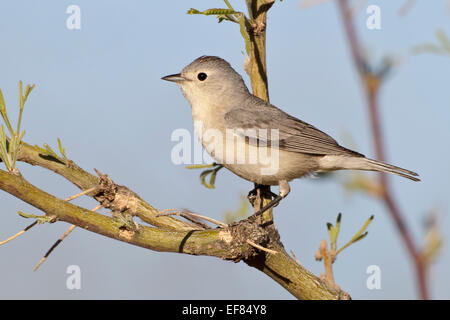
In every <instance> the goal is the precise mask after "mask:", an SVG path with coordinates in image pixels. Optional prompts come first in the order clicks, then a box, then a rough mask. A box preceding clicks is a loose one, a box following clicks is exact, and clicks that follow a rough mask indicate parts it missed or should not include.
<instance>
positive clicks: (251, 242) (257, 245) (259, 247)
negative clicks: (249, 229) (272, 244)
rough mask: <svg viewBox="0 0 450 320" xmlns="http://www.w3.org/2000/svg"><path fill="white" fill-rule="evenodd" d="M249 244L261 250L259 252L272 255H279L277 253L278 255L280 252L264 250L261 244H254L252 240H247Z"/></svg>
mask: <svg viewBox="0 0 450 320" xmlns="http://www.w3.org/2000/svg"><path fill="white" fill-rule="evenodd" d="M247 243H248V244H249V245H251V246H252V247H255V248H257V249H259V250H261V251H265V252H267V253H270V254H277V253H278V251H275V250H271V249H267V248H264V247H263V246H260V245H259V244H256V243H254V242H253V241H252V240H250V239H247Z"/></svg>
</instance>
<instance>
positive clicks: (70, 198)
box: [64, 187, 97, 201]
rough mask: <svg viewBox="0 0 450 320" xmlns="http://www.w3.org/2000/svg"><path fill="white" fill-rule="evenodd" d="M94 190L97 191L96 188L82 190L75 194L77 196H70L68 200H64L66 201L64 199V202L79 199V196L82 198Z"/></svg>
mask: <svg viewBox="0 0 450 320" xmlns="http://www.w3.org/2000/svg"><path fill="white" fill-rule="evenodd" d="M95 189H97V188H96V187H93V188H89V189H86V190H83V191H82V192H80V193H77V194H74V195H73V196H70V197H68V198H66V199H64V200H65V201H72V200H74V199H76V198H79V197H81V196H84V195H85V194H87V193H89V192H92V191H94V190H95Z"/></svg>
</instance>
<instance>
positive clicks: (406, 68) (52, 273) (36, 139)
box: [0, 0, 450, 299]
mask: <svg viewBox="0 0 450 320" xmlns="http://www.w3.org/2000/svg"><path fill="white" fill-rule="evenodd" d="M243 3H244V2H243V1H236V0H235V1H231V4H232V5H233V6H235V8H236V9H242V10H243V9H244V8H243ZM403 3H404V1H387V0H384V1H368V2H367V5H369V4H377V5H379V6H380V8H381V19H382V22H381V26H382V29H381V30H377V31H374V30H372V31H371V30H368V29H367V28H366V25H365V19H366V14H365V10H364V8H365V7H364V8H363V10H361V11H359V12H358V14H357V19H356V21H355V26H356V30H357V32H358V34H359V35H360V38H361V42H362V43H363V44H364V47H365V49H366V51H367V54H368V56H369V57H370V59H371V60H372V61H380V60H381V59H382V58H383V57H384V56H386V55H389V56H393V57H395V59H396V61H398V65H397V67H396V69H395V70H394V72H393V73H392V75H391V76H390V77H389V79H388V80H387V81H386V83H385V84H384V86H383V90H382V93H381V96H380V104H381V110H380V112H381V116H382V120H383V128H384V137H385V140H386V146H387V155H388V159H389V162H391V163H392V164H395V165H399V166H403V167H406V168H408V169H411V170H414V171H417V172H419V173H420V176H421V178H422V182H420V183H412V182H410V181H407V180H405V179H402V178H400V177H396V176H393V177H390V179H391V183H392V185H393V189H394V193H395V196H396V198H397V199H398V202H399V206H400V207H401V209H402V212H403V213H404V215H405V219H406V221H407V224H408V226H409V227H410V229H411V232H412V233H413V235H414V238H415V240H416V241H418V242H422V239H423V235H424V229H423V221H424V219H425V216H426V214H427V212H429V211H430V210H431V209H433V208H438V209H440V210H441V212H442V220H441V230H442V233H443V237H444V242H445V244H446V243H447V240H448V230H449V227H450V225H449V219H448V207H449V190H450V179H449V177H450V161H448V159H449V158H450V150H449V147H448V146H449V144H448V141H449V140H450V130H449V120H450V91H449V90H447V88H448V83H449V74H450V63H449V62H450V57H448V56H447V57H444V56H438V55H433V54H420V55H414V54H412V52H411V49H412V48H413V47H414V46H416V45H418V44H422V43H427V42H434V43H437V40H436V37H435V32H436V31H437V30H438V29H443V30H444V31H445V32H446V33H447V35H449V34H450V23H449V22H450V13H449V12H448V10H446V6H445V5H446V3H445V1H443V0H442V1H433V3H430V2H428V3H426V4H425V3H424V2H417V3H416V5H415V6H414V7H413V8H412V9H411V11H410V12H409V13H408V14H407V15H406V16H405V17H399V15H398V10H399V8H400V7H401V6H402V5H403ZM72 4H76V5H78V6H79V7H80V9H81V29H80V30H69V29H67V27H66V19H67V18H68V14H67V13H66V9H67V7H68V6H69V5H72ZM298 4H299V2H298V1H283V2H279V1H277V2H276V3H275V5H274V6H273V8H272V9H271V11H270V12H269V18H268V24H267V30H268V31H267V64H268V79H269V89H270V98H271V102H272V103H273V104H275V105H276V106H278V107H280V108H282V109H283V110H285V111H287V112H288V113H290V114H292V115H294V116H296V117H299V118H301V119H302V120H304V121H306V122H309V123H311V124H313V125H315V126H316V127H318V128H320V129H321V130H323V131H325V132H327V133H329V134H330V135H331V136H333V137H335V138H336V139H337V140H338V141H340V142H342V144H344V145H346V146H347V147H351V148H354V149H356V150H358V151H360V152H361V153H363V154H366V155H367V156H372V157H373V155H374V150H373V146H372V137H371V132H370V126H369V122H368V115H367V113H366V106H365V100H364V96H363V94H362V91H361V87H360V84H359V82H358V78H357V74H356V73H355V70H354V67H353V64H352V61H351V57H350V55H349V49H348V46H347V42H346V38H345V35H344V33H343V28H342V25H341V21H340V16H339V15H338V11H337V6H336V4H335V3H333V1H329V2H328V3H325V4H322V5H319V6H316V7H313V8H311V9H308V10H301V9H300V8H299V5H298ZM223 6H224V5H223V3H222V2H221V1H218V0H215V1H206V0H202V1H180V0H178V1H176V0H171V1H159V2H154V1H152V2H151V1H123V0H122V1H99V0H96V1H56V0H53V1H40V2H38V1H20V0H18V1H3V2H1V3H0V12H1V19H0V39H1V43H2V50H0V70H1V73H0V88H1V89H2V91H3V94H4V96H5V99H6V103H7V106H8V107H9V112H10V114H11V116H12V117H13V118H14V119H15V117H16V115H17V109H18V108H17V107H16V106H17V92H18V89H17V88H18V82H19V80H22V81H24V82H25V83H35V84H36V88H35V90H34V91H33V92H32V94H31V96H30V98H29V100H28V102H27V104H26V106H25V113H24V120H23V128H24V129H25V130H26V132H27V133H26V135H25V141H27V142H28V143H31V144H39V145H42V144H43V143H49V144H51V145H53V146H56V138H57V137H59V138H60V139H61V140H62V143H63V145H64V146H65V147H66V149H67V154H68V156H69V158H71V159H73V160H74V161H75V162H76V163H77V164H78V165H80V166H81V167H83V168H84V169H86V170H90V171H93V168H97V169H99V170H100V171H102V172H105V173H107V174H108V175H110V177H111V178H112V179H114V181H115V182H116V183H118V184H122V185H127V186H128V187H130V188H131V189H133V190H134V191H135V192H137V193H138V194H139V195H140V196H141V197H143V198H144V199H146V200H147V201H148V202H149V203H150V204H152V205H154V206H155V207H157V208H159V209H165V208H189V209H191V210H193V211H195V212H200V213H202V214H205V215H208V216H211V217H213V218H216V219H221V218H222V217H223V213H224V212H225V211H226V210H233V209H236V208H237V207H238V206H239V199H240V195H241V194H247V192H248V191H249V190H250V189H251V187H252V184H251V183H249V182H247V181H244V180H242V179H240V178H238V177H237V176H235V175H233V174H232V173H231V172H227V171H226V170H222V171H221V172H220V173H219V175H218V177H217V180H216V189H214V190H209V189H206V188H204V187H203V186H201V185H200V183H199V180H198V174H199V172H198V171H191V170H187V169H185V168H184V166H182V165H174V164H173V163H172V162H171V159H170V154H171V149H172V148H173V146H174V144H175V143H174V142H172V141H171V140H170V136H171V133H172V132H173V131H174V130H175V129H178V128H186V129H188V130H189V131H190V132H193V128H192V119H191V114H190V107H189V105H188V102H187V101H186V100H185V99H184V97H183V96H182V94H181V92H180V90H179V89H178V88H177V87H176V86H175V85H173V84H171V83H167V82H165V81H161V80H160V78H161V77H162V76H164V75H167V74H172V73H177V72H179V71H180V70H181V69H182V68H183V67H184V66H185V65H187V64H188V63H190V62H191V61H192V60H194V59H195V58H197V57H199V56H201V55H205V54H206V55H217V56H220V57H222V58H224V59H226V60H227V61H229V62H230V63H231V65H232V66H233V67H234V68H235V69H236V70H237V71H238V72H239V73H240V74H242V75H243V76H244V80H245V81H246V82H247V83H249V81H248V77H247V76H246V75H245V73H244V71H243V61H244V56H243V53H242V52H243V51H245V49H244V44H243V40H242V38H241V37H240V33H239V29H238V27H237V25H235V24H231V23H227V22H223V23H221V24H218V23H217V22H216V21H215V18H214V17H203V16H191V15H187V14H186V11H187V10H188V9H190V8H191V7H193V8H196V9H200V10H203V9H207V8H210V7H223ZM346 136H351V137H352V138H351V140H349V139H346V138H345V137H346ZM19 168H20V170H21V171H22V173H23V174H24V176H25V177H26V178H27V179H28V180H30V181H31V182H32V183H35V184H36V185H38V186H40V187H41V188H42V189H44V190H46V191H48V192H51V193H53V194H55V195H57V196H59V197H61V198H65V197H67V196H69V195H71V194H74V193H77V189H76V188H75V187H74V186H72V185H71V184H70V183H67V182H66V181H65V180H64V179H62V178H61V177H58V176H56V175H55V174H53V173H49V172H47V171H45V170H43V169H40V168H34V167H30V166H28V165H24V164H21V165H20V167H19ZM349 174H350V173H348V172H346V173H342V174H340V175H339V178H342V179H344V178H345V177H348V175H349ZM291 190H292V191H291V193H290V195H289V197H287V198H286V199H285V200H283V202H282V203H281V204H280V205H279V206H278V207H277V208H276V210H275V222H276V224H277V227H278V230H279V232H280V235H281V238H282V241H283V243H284V244H285V247H286V249H287V250H293V251H294V252H295V254H296V256H297V257H298V259H299V260H300V261H301V262H302V264H303V265H304V266H305V267H306V268H308V269H309V270H311V271H313V272H314V273H315V274H319V273H320V272H323V266H322V265H321V264H320V263H318V262H316V261H315V260H314V253H315V251H316V250H317V248H318V245H319V242H320V240H321V239H324V238H326V237H327V232H326V227H325V224H326V222H328V221H334V220H335V218H336V216H337V214H338V213H339V212H342V213H343V223H342V230H341V241H342V242H341V244H342V243H343V242H344V241H346V240H347V239H348V238H350V237H351V236H352V235H353V233H354V232H355V231H356V230H357V229H358V228H359V227H360V226H361V225H362V224H363V223H364V221H365V220H366V219H367V218H368V217H369V216H370V215H372V214H374V215H375V220H374V221H373V223H372V224H371V225H370V228H369V235H368V237H367V238H366V239H364V240H363V241H361V242H360V243H357V244H355V245H354V246H352V247H350V248H349V249H346V250H344V251H343V253H342V254H341V255H340V256H339V257H338V260H337V262H336V263H335V265H334V268H335V278H336V281H337V282H338V284H339V285H340V286H341V287H342V288H343V289H345V290H347V291H348V292H349V293H350V294H351V295H352V297H353V298H355V299H394V298H400V299H410V298H416V297H417V296H416V291H415V283H414V280H413V268H412V266H411V264H410V261H409V257H408V256H407V254H406V252H405V250H404V246H403V244H402V242H401V241H400V238H399V236H398V234H397V232H396V229H395V227H394V226H393V224H392V221H391V219H390V217H389V215H388V214H387V212H386V210H385V208H384V206H383V205H382V204H381V203H380V202H379V201H377V200H375V199H373V198H370V197H368V196H367V195H364V194H354V193H353V194H348V193H346V192H345V190H344V189H343V187H342V186H341V184H340V183H339V182H338V181H337V180H336V179H327V180H324V181H320V180H318V179H301V180H296V181H293V182H292V183H291ZM0 201H1V202H0V203H1V211H2V223H1V227H0V239H1V240H3V239H4V238H7V237H9V236H10V235H11V234H13V233H15V232H17V231H19V230H21V229H22V228H23V227H25V226H26V225H28V224H29V223H31V222H30V221H27V220H24V219H23V218H21V217H19V216H18V215H17V214H16V212H17V210H22V211H25V212H28V213H33V214H39V212H38V211H37V210H36V209H33V208H31V207H30V206H28V205H27V204H24V203H23V202H21V201H19V200H17V199H14V198H13V197H12V196H10V195H8V194H6V193H4V192H1V193H0ZM76 203H78V204H80V205H83V206H86V207H88V208H92V207H94V206H95V205H96V204H95V202H94V201H91V200H89V199H79V200H78V201H77V202H76ZM67 228H68V225H67V224H65V223H55V224H51V225H40V226H38V227H35V228H34V229H32V230H30V231H29V232H27V233H26V234H25V235H23V236H21V237H20V238H18V239H16V240H14V241H13V242H10V243H8V244H7V245H5V246H2V247H0V257H1V259H0V268H1V269H0V270H1V272H0V283H1V286H0V298H42V299H46V298H62V299H80V298H86V299H91V298H98V299H103V298H104V299H107V298H133V299H155V298H157V299H182V298H192V299H206V298H207V299H210V298H212V299H226V298H234V299H291V298H292V296H291V295H290V294H289V293H287V292H286V291H284V289H282V288H281V287H280V286H279V285H278V284H276V283H275V282H273V281H272V280H271V279H269V278H268V277H266V276H265V275H264V274H262V273H259V272H256V271H255V270H253V269H250V268H249V267H247V266H246V265H245V264H243V263H238V264H234V263H232V262H224V261H221V260H219V259H214V258H209V257H192V256H187V255H180V254H169V253H157V252H152V251H148V250H145V249H142V248H137V247H133V246H130V245H128V244H125V243H121V242H119V241H114V240H111V239H108V238H104V237H101V236H99V235H96V234H94V233H91V232H88V231H85V230H81V229H78V228H77V229H76V230H75V231H74V232H73V233H72V234H71V235H70V237H68V238H67V239H66V240H65V241H64V242H63V243H62V244H61V245H60V247H58V248H57V249H56V250H55V252H54V253H53V254H52V255H51V257H50V258H49V259H48V261H46V262H45V264H44V265H43V266H42V267H41V269H40V270H39V271H37V272H33V271H32V269H33V266H34V265H35V263H36V262H37V261H38V260H39V259H40V258H41V257H42V255H43V254H44V253H45V252H46V250H47V249H48V248H49V247H50V246H51V245H52V244H53V242H54V241H55V240H56V239H57V238H59V236H60V235H61V234H62V233H63V232H64V231H65V230H66V229H67ZM445 244H444V249H443V251H442V253H441V255H440V256H439V257H438V259H437V261H436V263H435V264H433V266H432V267H431V269H430V275H429V276H430V287H431V294H432V297H434V298H447V299H448V298H450V293H449V292H450V291H449V290H448V287H449V286H450V278H449V275H448V267H449V264H450V256H449V251H448V249H447V247H446V245H445ZM69 265H78V266H80V268H81V272H82V289H81V290H68V289H67V288H66V278H67V276H68V275H67V274H66V269H67V267H68V266H69ZM369 265H378V266H379V267H380V269H381V272H382V273H381V275H382V278H381V289H380V290H368V289H367V287H366V279H367V277H368V275H367V274H366V269H367V267H368V266H369Z"/></svg>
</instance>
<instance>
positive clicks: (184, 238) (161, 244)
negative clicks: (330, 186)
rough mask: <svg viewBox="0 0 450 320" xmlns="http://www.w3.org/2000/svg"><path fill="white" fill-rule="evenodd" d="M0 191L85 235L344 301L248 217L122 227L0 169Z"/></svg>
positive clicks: (296, 291)
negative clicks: (197, 226) (242, 266)
mask: <svg viewBox="0 0 450 320" xmlns="http://www.w3.org/2000/svg"><path fill="white" fill-rule="evenodd" d="M0 189H3V190H4V191H6V192H8V193H10V194H12V195H13V196H15V197H17V198H19V199H21V200H23V201H25V202H27V203H29V204H30V205H32V206H34V207H36V208H38V209H40V210H42V211H43V212H45V213H46V215H48V216H51V217H55V218H56V220H61V221H65V222H68V223H70V224H73V225H76V226H78V227H81V228H83V229H86V230H88V231H91V232H95V233H98V234H102V235H104V236H107V237H110V238H113V239H117V240H120V241H124V242H128V243H130V244H133V245H137V246H140V247H144V248H147V249H151V250H155V251H165V252H179V253H186V254H193V255H207V256H214V257H219V258H221V259H226V260H232V261H235V262H238V261H240V260H243V261H245V262H246V263H247V264H249V265H251V266H253V267H256V268H257V269H259V270H261V271H262V272H264V273H266V274H267V275H269V276H270V277H271V278H273V279H274V280H276V281H277V282H278V283H280V284H281V285H282V286H283V287H285V288H286V289H287V290H289V292H291V293H292V294H293V295H294V296H296V297H297V298H300V299H348V298H349V296H348V294H346V293H345V292H342V291H336V290H334V289H331V288H328V287H327V285H326V284H325V283H323V282H322V281H321V280H320V279H319V278H318V277H316V276H315V275H313V274H311V273H310V272H308V271H307V270H306V269H304V268H303V267H301V266H300V265H299V264H298V263H296V262H295V261H294V260H293V259H292V258H291V257H290V256H289V255H288V254H287V253H286V252H285V251H284V249H283V247H282V245H281V243H280V242H279V240H278V238H277V237H273V235H271V234H268V233H267V232H268V231H267V230H266V229H264V228H262V227H261V226H259V225H258V224H256V223H254V222H255V221H254V218H253V217H251V218H249V219H248V220H245V221H241V222H239V223H236V224H233V225H230V226H228V227H227V228H217V229H214V230H190V231H185V230H184V231H178V230H166V229H161V228H154V227H147V226H143V225H137V226H136V228H130V227H127V226H124V225H123V223H121V222H119V221H118V220H116V219H114V218H110V217H107V216H105V215H102V214H99V213H96V212H93V211H90V210H86V209H84V208H81V207H78V206H76V205H73V204H71V203H69V202H67V201H64V200H62V199H58V198H56V197H54V196H52V195H50V194H48V193H46V192H45V191H43V190H41V189H39V188H37V187H35V186H34V185H32V184H30V183H29V182H28V181H26V180H25V179H24V178H23V177H21V176H20V175H14V174H11V173H8V172H5V171H3V170H0ZM247 239H250V240H252V241H254V242H255V243H264V244H266V245H267V246H268V247H272V248H274V249H275V250H276V251H278V253H277V254H268V253H266V252H261V251H259V250H257V249H255V248H254V247H252V246H250V245H249V244H248V243H247Z"/></svg>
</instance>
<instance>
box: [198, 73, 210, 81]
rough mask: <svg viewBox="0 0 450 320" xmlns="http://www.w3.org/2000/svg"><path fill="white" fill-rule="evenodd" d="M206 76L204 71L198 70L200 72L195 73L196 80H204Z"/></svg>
mask: <svg viewBox="0 0 450 320" xmlns="http://www.w3.org/2000/svg"><path fill="white" fill-rule="evenodd" d="M207 77H208V76H207V75H206V73H204V72H200V73H199V74H198V75H197V78H198V80H200V81H203V80H205V79H206V78H207Z"/></svg>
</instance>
